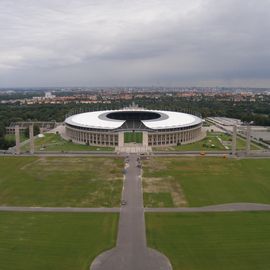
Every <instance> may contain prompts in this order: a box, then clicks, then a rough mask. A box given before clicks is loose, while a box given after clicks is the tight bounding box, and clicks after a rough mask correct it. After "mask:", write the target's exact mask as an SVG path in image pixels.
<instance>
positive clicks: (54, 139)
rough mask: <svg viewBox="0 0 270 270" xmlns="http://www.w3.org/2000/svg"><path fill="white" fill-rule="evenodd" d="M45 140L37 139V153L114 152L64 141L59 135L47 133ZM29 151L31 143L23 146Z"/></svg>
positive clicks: (110, 148)
mask: <svg viewBox="0 0 270 270" xmlns="http://www.w3.org/2000/svg"><path fill="white" fill-rule="evenodd" d="M44 136H45V137H43V138H35V150H36V151H113V150H114V148H113V147H99V146H89V145H83V144H76V143H73V142H70V141H66V140H64V139H63V138H62V137H61V136H60V135H59V134H54V133H46V134H44ZM22 151H29V143H27V144H26V145H24V146H22Z"/></svg>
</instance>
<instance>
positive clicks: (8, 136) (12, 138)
mask: <svg viewBox="0 0 270 270" xmlns="http://www.w3.org/2000/svg"><path fill="white" fill-rule="evenodd" d="M5 139H6V140H7V141H14V142H15V134H6V135H5ZM25 140H28V138H27V137H26V136H25V135H24V134H20V141H21V142H23V141H25Z"/></svg>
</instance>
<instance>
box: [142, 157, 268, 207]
mask: <svg viewBox="0 0 270 270" xmlns="http://www.w3.org/2000/svg"><path fill="white" fill-rule="evenodd" d="M269 162H270V160H269V159H257V160H254V159H246V160H244V159H242V160H235V159H224V158H210V157H194V158H166V159H165V158H151V159H150V160H145V161H143V171H144V172H143V187H144V204H145V206H147V207H166V206H176V207H180V206H204V205H212V204H223V203H233V202H252V203H270V178H269V175H270V166H269V164H270V163H269ZM157 194H161V195H157ZM164 194H166V196H165V195H164ZM169 196H170V197H171V200H170V199H168V197H169ZM168 202H172V203H171V204H168Z"/></svg>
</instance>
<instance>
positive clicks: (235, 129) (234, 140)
mask: <svg viewBox="0 0 270 270" xmlns="http://www.w3.org/2000/svg"><path fill="white" fill-rule="evenodd" d="M236 136H237V127H236V126H233V136H232V155H233V156H235V154H236Z"/></svg>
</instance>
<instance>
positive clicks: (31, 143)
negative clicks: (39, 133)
mask: <svg viewBox="0 0 270 270" xmlns="http://www.w3.org/2000/svg"><path fill="white" fill-rule="evenodd" d="M29 139H30V154H34V151H35V148H34V147H35V146H34V125H33V124H31V125H30V126H29Z"/></svg>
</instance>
